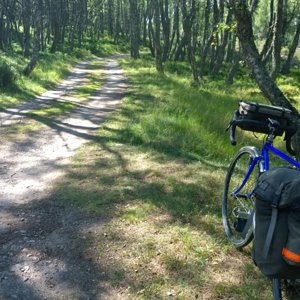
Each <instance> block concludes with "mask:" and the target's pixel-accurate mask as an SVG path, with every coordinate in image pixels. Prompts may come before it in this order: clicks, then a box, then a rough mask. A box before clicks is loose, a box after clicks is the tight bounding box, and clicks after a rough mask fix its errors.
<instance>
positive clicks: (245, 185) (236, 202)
mask: <svg viewBox="0 0 300 300" xmlns="http://www.w3.org/2000/svg"><path fill="white" fill-rule="evenodd" d="M240 103H241V102H240ZM249 103H250V104H253V103H251V102H248V104H249ZM246 104H247V102H246ZM263 107H264V108H265V110H264V113H263V114H259V113H255V112H254V113H252V114H251V113H250V114H249V115H248V117H245V116H244V117H243V116H242V115H241V114H240V111H236V112H235V113H234V116H233V119H232V120H231V122H230V124H229V126H228V128H227V129H230V142H231V144H232V145H236V140H235V130H236V127H237V126H238V127H240V128H241V129H243V130H248V131H249V130H250V131H252V130H253V131H254V132H261V133H265V134H266V138H265V140H264V143H263V146H262V148H261V150H258V149H257V148H256V147H253V146H245V147H242V148H241V149H240V150H239V151H238V152H237V153H236V155H235V156H234V157H233V159H232V160H231V163H230V165H229V168H228V171H227V174H226V177H225V185H224V192H223V197H222V219H223V225H224V229H225V233H226V235H227V236H228V238H229V239H230V240H231V242H232V243H233V245H234V246H235V247H236V248H238V249H241V248H243V247H245V246H246V245H248V244H249V243H250V242H251V241H252V239H253V237H254V228H255V210H254V204H255V196H254V189H255V186H256V181H257V179H258V177H259V176H260V174H262V173H263V172H266V171H267V170H269V168H270V157H269V153H270V152H271V153H273V154H274V155H275V156H277V157H279V158H280V159H281V160H283V161H285V162H288V163H289V164H290V165H292V166H293V167H295V168H299V169H300V163H299V162H297V161H296V160H294V159H293V158H291V157H290V156H288V155H286V154H285V153H283V152H282V151H280V150H279V149H277V148H275V147H274V146H273V142H274V140H275V138H276V137H277V136H280V135H283V133H285V134H286V148H287V151H288V152H289V153H290V154H291V155H294V154H295V153H294V150H293V147H292V143H291V136H292V135H293V134H294V133H295V131H296V126H295V125H293V124H292V122H291V118H290V114H288V117H287V116H285V117H283V114H282V116H274V115H273V113H272V109H273V108H276V109H277V110H278V109H279V110H280V109H281V108H277V107H273V106H267V105H263ZM268 108H269V112H268ZM281 110H283V113H284V112H287V113H288V110H286V109H281ZM284 119H285V120H284ZM272 284H273V297H274V299H276V300H280V299H282V292H281V280H279V279H273V282H272Z"/></svg>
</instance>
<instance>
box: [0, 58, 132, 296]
mask: <svg viewBox="0 0 300 300" xmlns="http://www.w3.org/2000/svg"><path fill="white" fill-rule="evenodd" d="M103 68H104V74H105V79H104V81H103V85H102V87H101V89H99V90H96V91H95V92H94V94H93V95H92V97H90V99H89V100H88V101H85V102H84V103H83V104H80V105H77V107H76V108H75V109H74V110H73V111H72V112H71V113H70V114H69V115H68V116H65V117H64V118H60V119H59V120H53V121H52V122H44V125H46V126H47V127H46V126H43V127H42V128H43V130H42V131H39V132H37V133H31V134H29V135H26V138H25V139H21V140H15V141H7V142H5V143H2V144H1V146H0V151H1V159H0V240H1V244H0V257H1V258H0V299H100V298H101V299H126V298H127V296H126V295H125V294H122V293H121V292H119V291H114V290H113V289H109V290H108V289H107V287H106V285H105V281H106V274H105V273H104V272H103V271H102V270H100V269H99V268H98V267H95V264H93V262H92V258H91V257H90V256H89V255H90V254H89V250H88V249H89V246H90V244H89V234H90V233H91V232H94V231H95V230H97V231H101V224H102V223H103V222H104V220H101V219H96V218H95V219H91V218H90V217H87V216H84V215H83V214H82V213H81V212H79V211H78V210H77V209H75V208H72V207H66V206H64V205H62V204H61V203H59V202H57V201H56V199H53V196H50V194H49V191H50V189H51V187H52V186H53V185H54V183H55V182H56V181H57V180H59V178H60V177H61V176H63V174H64V169H65V166H66V165H67V164H68V163H69V158H70V157H71V156H72V155H74V153H75V151H76V149H78V148H79V147H80V146H81V145H83V143H85V142H88V141H91V140H92V139H93V137H94V132H95V130H97V129H98V128H99V127H100V126H101V124H102V123H103V121H104V120H105V119H106V118H107V117H108V115H109V112H111V111H112V110H114V109H115V108H116V107H117V105H118V104H119V103H120V101H121V99H122V98H123V96H124V93H125V92H126V89H127V85H126V82H125V78H124V76H123V74H122V71H121V69H120V68H119V66H118V64H117V57H112V58H111V59H108V60H107V61H105V63H104V66H103ZM93 69H94V67H93V65H92V64H91V62H83V63H81V64H78V65H77V66H76V67H75V68H74V70H73V72H72V73H71V74H70V76H69V77H68V78H67V79H66V80H65V81H64V82H62V83H61V84H60V85H58V86H57V87H56V88H55V89H53V90H51V91H48V92H46V93H45V94H43V95H42V96H40V97H38V98H36V99H32V100H31V101H30V102H29V103H27V104H26V105H23V106H20V107H18V108H14V109H8V110H6V111H3V112H1V113H0V122H1V126H2V127H5V126H11V125H12V124H15V123H22V122H25V123H26V120H27V117H26V112H28V110H30V109H36V108H38V107H42V106H43V105H49V104H50V103H51V102H52V103H53V101H71V102H72V101H76V99H72V97H71V96H70V95H71V92H72V90H74V89H75V88H76V87H78V86H80V85H82V84H84V82H85V79H86V77H87V76H88V75H89V74H90V73H91V72H93ZM43 120H44V119H43V118H40V119H39V122H43ZM0 138H1V139H2V140H4V141H5V140H6V139H5V137H0Z"/></svg>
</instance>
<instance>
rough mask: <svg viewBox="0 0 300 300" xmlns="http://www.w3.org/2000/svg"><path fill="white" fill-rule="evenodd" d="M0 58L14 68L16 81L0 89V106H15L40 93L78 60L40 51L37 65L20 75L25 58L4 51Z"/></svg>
mask: <svg viewBox="0 0 300 300" xmlns="http://www.w3.org/2000/svg"><path fill="white" fill-rule="evenodd" d="M1 59H3V60H4V61H6V62H7V63H8V64H9V65H10V66H11V68H12V69H13V70H15V73H16V81H15V82H14V84H12V85H10V86H8V87H6V88H2V89H0V108H7V107H11V106H15V105H17V104H20V103H24V102H26V100H28V99H30V98H32V97H34V96H36V95H40V94H42V93H43V92H45V91H46V90H47V89H49V88H50V87H52V86H54V85H55V84H56V83H58V82H59V81H60V80H62V79H63V78H64V77H65V76H66V74H67V73H68V72H69V71H70V68H71V67H72V66H73V65H74V64H75V63H76V62H77V61H78V60H77V59H76V58H75V57H72V56H69V55H66V54H62V53H56V54H49V53H41V55H40V59H39V62H38V65H37V67H36V68H35V69H34V70H33V72H32V74H31V75H30V76H29V77H26V76H23V75H22V70H23V68H24V67H25V66H26V64H27V59H25V58H23V57H22V56H21V55H20V54H16V53H8V54H7V53H4V52H1Z"/></svg>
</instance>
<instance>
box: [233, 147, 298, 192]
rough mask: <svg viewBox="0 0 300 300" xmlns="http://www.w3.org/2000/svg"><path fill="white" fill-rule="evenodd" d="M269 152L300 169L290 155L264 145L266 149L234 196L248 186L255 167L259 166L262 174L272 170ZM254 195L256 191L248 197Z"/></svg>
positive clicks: (263, 149)
mask: <svg viewBox="0 0 300 300" xmlns="http://www.w3.org/2000/svg"><path fill="white" fill-rule="evenodd" d="M269 151H271V152H272V153H274V154H275V155H276V156H278V157H280V158H281V159H282V160H285V161H287V162H288V163H290V164H291V165H293V166H295V167H296V168H298V169H300V163H299V162H297V161H296V160H294V159H293V158H291V157H289V156H288V155H286V154H285V153H283V152H281V151H280V150H278V149H277V148H275V147H273V146H272V144H271V143H270V142H266V143H265V144H264V147H263V148H262V150H261V154H260V155H258V156H256V157H255V158H254V159H253V161H252V162H251V164H250V166H249V169H248V172H247V174H246V176H245V178H244V180H243V182H242V184H241V185H240V186H239V187H238V188H237V189H236V190H234V191H233V192H232V195H236V194H238V193H239V192H240V191H241V190H242V188H243V187H244V185H245V184H246V182H247V181H248V179H249V177H250V175H251V173H252V171H253V169H254V168H255V166H256V165H257V164H259V171H260V172H261V173H263V172H265V171H267V170H269V168H270V161H269ZM253 193H254V191H252V192H251V194H250V195H247V196H248V197H251V196H252V194H253Z"/></svg>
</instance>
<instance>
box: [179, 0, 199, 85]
mask: <svg viewBox="0 0 300 300" xmlns="http://www.w3.org/2000/svg"><path fill="white" fill-rule="evenodd" d="M195 12H196V3H195V0H192V3H191V7H190V11H189V12H188V11H187V7H186V1H185V0H182V19H183V21H182V27H183V31H184V37H185V40H186V48H187V55H188V60H189V63H190V66H191V69H192V74H193V80H194V82H195V83H198V82H199V79H198V72H197V65H196V59H195V53H194V49H193V46H192V26H193V22H194V19H195Z"/></svg>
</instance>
